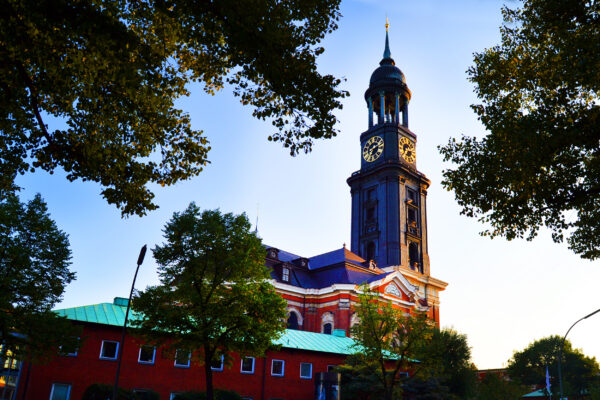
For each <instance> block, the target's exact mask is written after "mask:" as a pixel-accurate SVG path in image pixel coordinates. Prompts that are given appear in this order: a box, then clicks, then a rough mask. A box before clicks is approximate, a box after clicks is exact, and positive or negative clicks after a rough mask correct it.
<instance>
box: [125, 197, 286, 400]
mask: <svg viewBox="0 0 600 400" xmlns="http://www.w3.org/2000/svg"><path fill="white" fill-rule="evenodd" d="M250 228H251V226H250V223H249V221H248V218H247V217H246V215H245V214H242V215H233V214H221V212H219V211H218V210H205V211H200V209H199V208H198V207H197V206H196V205H195V204H194V203H192V204H190V205H189V207H188V208H187V209H186V210H185V211H184V212H182V213H175V214H173V218H171V220H170V221H169V222H168V223H167V224H166V226H165V228H164V230H163V232H164V238H165V241H166V242H165V243H164V244H162V245H157V246H156V247H155V248H154V249H153V250H152V251H153V253H154V258H155V260H156V262H157V263H158V265H159V268H158V271H159V276H160V282H161V284H160V285H157V286H151V287H148V288H146V290H144V291H142V292H139V293H137V295H136V296H135V298H134V301H133V310H134V311H135V312H137V313H139V316H140V318H138V319H135V320H134V321H132V325H133V326H134V327H135V328H137V334H139V335H141V336H143V337H144V338H145V339H146V340H147V341H149V342H150V343H156V344H158V345H164V346H165V348H167V349H170V350H172V353H173V354H175V351H177V350H179V351H184V352H191V353H192V355H193V358H194V360H197V361H200V363H201V364H204V370H205V375H206V382H207V390H206V391H207V398H208V399H209V400H213V389H212V370H211V368H210V365H211V363H213V362H217V363H218V362H220V360H221V357H223V358H224V360H225V363H227V361H228V359H229V353H230V352H236V353H238V354H239V355H241V356H244V355H254V356H260V355H262V354H263V353H264V352H265V350H266V349H267V348H269V347H270V346H271V343H272V339H274V338H276V337H277V336H278V335H279V334H281V333H282V332H283V330H284V328H285V315H286V312H285V305H286V303H285V301H284V300H283V299H282V298H281V297H280V296H279V295H278V294H277V293H276V292H275V289H274V288H273V286H272V284H271V283H270V281H269V278H270V276H269V273H268V270H267V267H266V266H265V255H266V253H265V249H264V247H263V246H262V244H261V240H260V238H258V237H257V236H256V234H255V233H254V232H251V230H250Z"/></svg>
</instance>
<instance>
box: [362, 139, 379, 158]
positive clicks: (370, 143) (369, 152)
mask: <svg viewBox="0 0 600 400" xmlns="http://www.w3.org/2000/svg"><path fill="white" fill-rule="evenodd" d="M382 153H383V138H382V137H381V136H373V137H372V138H371V139H369V140H367V143H365V146H364V147H363V158H364V159H365V161H366V162H373V161H375V160H377V159H378V158H379V156H380V155H381V154H382Z"/></svg>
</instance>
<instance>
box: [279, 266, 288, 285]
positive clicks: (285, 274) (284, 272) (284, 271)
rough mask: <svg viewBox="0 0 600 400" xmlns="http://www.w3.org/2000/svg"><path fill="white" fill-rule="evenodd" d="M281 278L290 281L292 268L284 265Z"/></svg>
mask: <svg viewBox="0 0 600 400" xmlns="http://www.w3.org/2000/svg"><path fill="white" fill-rule="evenodd" d="M281 280H282V281H284V282H289V281H290V270H289V268H286V267H283V270H282V273H281Z"/></svg>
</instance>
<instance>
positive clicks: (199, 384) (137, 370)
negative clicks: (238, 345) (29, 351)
mask: <svg viewBox="0 0 600 400" xmlns="http://www.w3.org/2000/svg"><path fill="white" fill-rule="evenodd" d="M82 337H84V338H86V339H85V342H84V344H83V346H82V347H81V349H80V350H79V351H78V353H77V355H76V356H75V357H71V356H58V357H56V358H55V359H54V360H52V361H51V362H50V363H48V364H45V365H26V366H25V367H24V368H23V371H22V376H21V384H20V387H19V390H18V392H17V399H18V400H45V399H49V398H50V392H51V390H52V385H53V384H54V383H64V384H69V385H71V392H70V399H73V400H78V399H81V396H82V394H83V392H84V390H85V389H86V388H87V387H88V386H89V385H91V384H92V383H107V384H112V383H113V382H114V378H115V372H116V367H117V362H116V361H112V360H101V359H100V348H101V345H102V341H103V340H114V341H119V340H120V338H121V330H120V329H119V328H117V327H114V326H107V325H99V324H85V325H84V331H83V336H82ZM139 351H140V343H139V341H137V340H136V339H134V338H132V337H131V336H127V338H126V341H125V350H124V353H123V362H122V366H121V375H120V380H119V382H120V384H119V386H120V387H124V388H127V389H152V390H154V391H156V392H158V393H159V394H160V398H161V399H163V400H167V399H169V398H170V396H171V394H172V393H176V392H183V391H188V390H203V389H204V388H205V378H204V367H203V366H201V365H199V364H198V363H197V362H194V361H192V362H191V365H190V367H189V368H182V367H176V366H174V360H173V358H172V356H171V357H168V356H166V355H165V354H162V353H161V351H160V349H157V351H156V355H155V361H154V364H151V365H146V364H140V363H139V362H138V356H139ZM273 359H276V360H283V361H284V363H285V364H284V374H283V376H282V377H279V376H272V375H271V363H272V360H273ZM344 360H345V356H344V355H339V354H331V353H322V352H314V351H305V350H295V349H287V348H282V349H281V350H280V351H277V352H274V351H271V352H268V353H267V354H266V357H265V358H256V359H255V363H254V373H251V374H249V373H241V360H240V358H239V357H234V359H233V362H232V363H231V365H229V366H226V365H225V366H224V368H223V371H221V372H219V371H214V373H213V380H214V386H215V388H222V389H227V390H234V391H236V392H238V393H239V394H241V395H242V396H244V397H248V398H252V399H253V400H269V399H274V398H279V399H286V400H309V399H312V398H313V391H314V376H315V374H316V373H318V372H326V371H327V367H328V366H329V365H339V364H342V363H343V362H344ZM300 363H311V364H312V374H311V378H310V379H305V378H301V377H300Z"/></svg>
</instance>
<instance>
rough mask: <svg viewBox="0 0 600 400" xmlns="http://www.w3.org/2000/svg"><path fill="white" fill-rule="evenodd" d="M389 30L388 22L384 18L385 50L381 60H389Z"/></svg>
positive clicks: (390, 53)
mask: <svg viewBox="0 0 600 400" xmlns="http://www.w3.org/2000/svg"><path fill="white" fill-rule="evenodd" d="M389 28H390V20H389V19H388V17H385V50H384V51H383V59H384V60H385V59H391V58H392V52H391V51H390V39H389V37H388V30H389Z"/></svg>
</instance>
